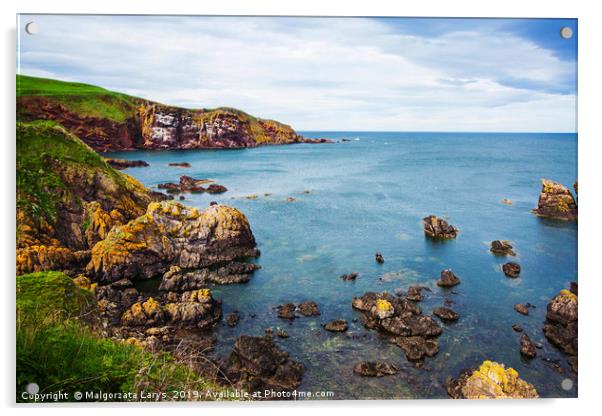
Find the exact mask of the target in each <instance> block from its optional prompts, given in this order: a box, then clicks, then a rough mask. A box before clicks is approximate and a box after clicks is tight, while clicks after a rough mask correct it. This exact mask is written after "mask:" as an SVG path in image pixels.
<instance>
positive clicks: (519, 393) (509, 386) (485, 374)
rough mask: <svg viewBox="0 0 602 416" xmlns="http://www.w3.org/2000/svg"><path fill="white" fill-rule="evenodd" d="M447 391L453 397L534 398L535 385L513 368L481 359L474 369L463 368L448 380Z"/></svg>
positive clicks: (535, 393) (535, 396)
mask: <svg viewBox="0 0 602 416" xmlns="http://www.w3.org/2000/svg"><path fill="white" fill-rule="evenodd" d="M447 393H448V394H449V396H450V397H452V398H454V399H535V398H537V397H539V396H538V394H537V390H535V387H534V386H533V385H532V384H530V383H528V382H526V381H525V380H523V379H521V378H520V377H519V374H518V372H517V371H516V370H515V369H513V368H508V369H506V368H505V366H504V365H503V364H498V363H496V362H493V361H488V360H486V361H483V364H481V366H480V367H479V368H478V369H476V370H464V371H462V372H461V373H460V375H459V376H458V378H456V379H453V380H449V381H448V383H447Z"/></svg>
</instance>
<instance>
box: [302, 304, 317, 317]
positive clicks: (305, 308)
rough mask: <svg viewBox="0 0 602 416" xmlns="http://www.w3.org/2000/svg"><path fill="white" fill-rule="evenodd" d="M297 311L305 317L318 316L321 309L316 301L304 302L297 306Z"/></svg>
mask: <svg viewBox="0 0 602 416" xmlns="http://www.w3.org/2000/svg"><path fill="white" fill-rule="evenodd" d="M297 310H298V311H299V313H300V314H301V315H303V316H318V315H320V309H319V308H318V305H317V304H316V302H314V301H309V302H304V303H300V304H299V305H297Z"/></svg>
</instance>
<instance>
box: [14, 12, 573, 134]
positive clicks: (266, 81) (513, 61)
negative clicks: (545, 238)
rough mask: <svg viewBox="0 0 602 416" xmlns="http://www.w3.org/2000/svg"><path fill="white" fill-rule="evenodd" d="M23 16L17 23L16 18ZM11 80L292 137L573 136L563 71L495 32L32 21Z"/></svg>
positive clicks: (567, 75) (541, 53)
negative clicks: (24, 78) (79, 84)
mask: <svg viewBox="0 0 602 416" xmlns="http://www.w3.org/2000/svg"><path fill="white" fill-rule="evenodd" d="M28 19H30V17H28ZM35 20H36V22H38V24H39V26H40V34H38V35H36V36H22V38H21V39H22V45H21V59H20V64H21V71H22V73H26V74H32V75H36V74H39V75H42V74H43V75H44V76H48V77H54V78H59V79H74V80H79V81H83V82H89V83H93V84H97V85H101V86H103V87H106V88H110V89H114V90H118V91H123V92H127V93H130V94H133V95H138V96H143V97H146V98H149V99H154V100H157V101H161V102H164V103H168V104H174V105H183V106H187V107H207V108H211V107H218V106H231V107H237V108H240V109H242V110H244V111H247V112H249V113H251V114H254V115H257V116H260V117H269V118H274V119H277V120H280V121H282V122H285V123H288V124H291V125H293V126H294V127H295V128H297V129H298V130H412V131H416V130H427V131H429V130H430V131H432V130H464V131H484V130H496V131H574V130H575V123H576V120H575V111H574V109H575V105H576V97H575V95H574V94H567V93H564V94H561V93H558V92H554V91H558V88H557V87H558V86H566V85H569V86H570V85H571V84H572V83H573V82H574V77H575V76H576V75H575V73H574V67H573V65H572V64H571V63H570V62H566V61H563V60H560V59H559V58H557V57H556V56H555V54H554V53H553V52H552V51H549V50H546V49H542V48H540V47H538V46H537V45H536V44H534V43H533V42H531V41H529V40H528V39H524V38H521V37H519V36H517V35H514V34H512V33H506V32H504V31H501V30H484V31H477V30H471V31H456V32H447V33H444V34H442V35H438V36H430V37H427V36H424V35H422V36H421V35H418V34H411V35H408V34H407V33H402V32H401V31H399V30H397V29H396V28H395V27H394V26H393V25H389V24H386V23H385V22H382V21H379V20H375V19H359V18H353V19H320V18H314V19H303V18H301V19H292V18H282V19H274V18H273V19H270V18H201V17H197V18H195V17H165V18H160V17H154V18H142V17H140V18H136V17H115V16H113V17H110V16H107V17H84V16H36V17H35Z"/></svg>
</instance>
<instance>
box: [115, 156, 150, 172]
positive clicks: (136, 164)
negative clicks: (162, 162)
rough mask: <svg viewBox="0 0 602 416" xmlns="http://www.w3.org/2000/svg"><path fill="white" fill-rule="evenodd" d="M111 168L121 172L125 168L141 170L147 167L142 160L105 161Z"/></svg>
mask: <svg viewBox="0 0 602 416" xmlns="http://www.w3.org/2000/svg"><path fill="white" fill-rule="evenodd" d="M105 162H107V163H108V165H109V166H111V167H112V168H115V169H118V170H122V169H127V168H141V167H146V166H148V163H147V162H145V161H144V160H125V159H105Z"/></svg>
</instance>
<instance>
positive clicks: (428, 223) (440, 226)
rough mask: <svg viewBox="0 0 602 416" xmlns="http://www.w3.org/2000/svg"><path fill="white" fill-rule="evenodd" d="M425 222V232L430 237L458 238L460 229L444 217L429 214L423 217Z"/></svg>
mask: <svg viewBox="0 0 602 416" xmlns="http://www.w3.org/2000/svg"><path fill="white" fill-rule="evenodd" d="M422 223H423V224H424V232H425V234H426V235H427V236H428V237H431V238H434V239H451V238H456V236H457V235H458V230H457V229H456V228H455V227H454V226H453V225H450V224H448V223H447V221H445V220H444V219H441V218H438V217H436V216H435V215H429V216H428V217H425V218H423V219H422Z"/></svg>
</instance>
